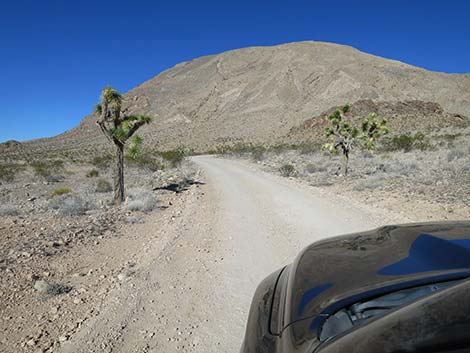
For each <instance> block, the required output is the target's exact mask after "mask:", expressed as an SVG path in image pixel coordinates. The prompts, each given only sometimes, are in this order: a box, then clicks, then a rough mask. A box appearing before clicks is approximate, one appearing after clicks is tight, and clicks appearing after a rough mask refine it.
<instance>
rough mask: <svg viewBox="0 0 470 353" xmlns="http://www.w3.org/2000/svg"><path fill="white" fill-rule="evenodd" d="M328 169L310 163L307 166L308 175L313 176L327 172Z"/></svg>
mask: <svg viewBox="0 0 470 353" xmlns="http://www.w3.org/2000/svg"><path fill="white" fill-rule="evenodd" d="M327 169H328V168H327V167H326V166H325V165H324V164H321V163H316V164H314V163H309V164H307V165H306V166H305V171H306V172H307V173H310V174H313V173H321V172H326V171H327Z"/></svg>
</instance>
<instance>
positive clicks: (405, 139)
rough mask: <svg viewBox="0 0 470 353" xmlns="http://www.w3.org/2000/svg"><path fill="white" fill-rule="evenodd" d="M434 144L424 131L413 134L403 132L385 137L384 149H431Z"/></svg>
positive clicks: (407, 150)
mask: <svg viewBox="0 0 470 353" xmlns="http://www.w3.org/2000/svg"><path fill="white" fill-rule="evenodd" d="M432 148H433V146H432V144H431V142H430V140H429V138H428V137H427V136H426V135H425V134H424V133H422V132H417V133H415V134H414V135H412V134H403V135H397V136H393V137H390V138H388V139H384V141H383V149H384V150H385V151H404V152H410V151H412V150H420V151H425V150H430V149H432Z"/></svg>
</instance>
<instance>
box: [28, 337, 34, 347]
mask: <svg viewBox="0 0 470 353" xmlns="http://www.w3.org/2000/svg"><path fill="white" fill-rule="evenodd" d="M26 345H27V346H30V347H32V346H35V345H36V340H35V339H34V338H31V339H30V340H29V341H27V342H26Z"/></svg>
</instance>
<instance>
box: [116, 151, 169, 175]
mask: <svg viewBox="0 0 470 353" xmlns="http://www.w3.org/2000/svg"><path fill="white" fill-rule="evenodd" d="M125 159H126V162H127V164H128V165H129V166H134V167H139V168H144V169H148V170H150V171H152V172H156V171H157V170H163V169H165V165H164V164H163V163H161V161H160V160H158V159H157V158H155V157H153V156H152V155H151V154H150V153H144V152H142V153H140V154H139V155H137V156H135V158H131V157H130V156H129V155H126V157H125Z"/></svg>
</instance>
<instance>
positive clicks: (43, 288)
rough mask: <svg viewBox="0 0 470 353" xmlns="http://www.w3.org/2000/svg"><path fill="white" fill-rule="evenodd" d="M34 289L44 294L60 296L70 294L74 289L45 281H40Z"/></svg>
mask: <svg viewBox="0 0 470 353" xmlns="http://www.w3.org/2000/svg"><path fill="white" fill-rule="evenodd" d="M34 289H36V290H37V291H38V292H39V293H43V294H48V295H60V294H65V293H68V292H70V291H71V290H72V287H70V286H67V285H64V284H60V283H48V282H46V281H44V280H39V281H36V283H35V284H34Z"/></svg>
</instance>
